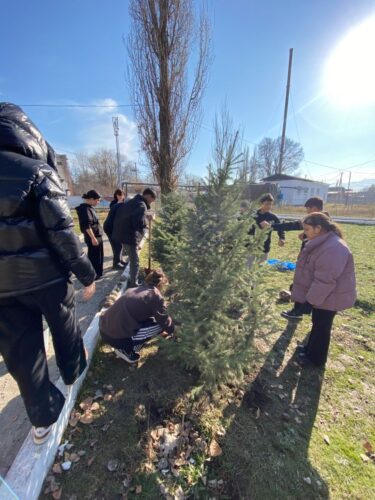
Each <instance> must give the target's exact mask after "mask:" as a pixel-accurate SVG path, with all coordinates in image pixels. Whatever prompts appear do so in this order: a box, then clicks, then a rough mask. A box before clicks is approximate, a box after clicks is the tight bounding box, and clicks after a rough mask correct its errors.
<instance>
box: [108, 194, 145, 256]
mask: <svg viewBox="0 0 375 500" xmlns="http://www.w3.org/2000/svg"><path fill="white" fill-rule="evenodd" d="M148 208H150V207H149V206H148V204H147V201H146V199H145V198H143V196H142V195H141V194H136V195H135V196H134V198H131V199H130V200H126V201H125V202H124V203H117V204H116V205H113V207H111V210H110V212H109V215H108V217H107V220H106V230H107V228H108V230H109V227H110V228H111V229H112V231H110V232H111V233H112V239H113V240H114V241H117V242H118V243H124V244H125V245H132V246H136V245H137V244H138V243H139V241H140V240H141V238H142V235H143V232H144V229H145V228H146V220H145V214H146V210H147V209H148Z"/></svg>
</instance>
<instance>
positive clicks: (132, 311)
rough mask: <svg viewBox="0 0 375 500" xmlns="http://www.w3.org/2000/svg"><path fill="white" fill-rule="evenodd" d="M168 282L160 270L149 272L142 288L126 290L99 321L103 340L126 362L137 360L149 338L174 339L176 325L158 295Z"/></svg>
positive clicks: (160, 296) (162, 299) (160, 295)
mask: <svg viewBox="0 0 375 500" xmlns="http://www.w3.org/2000/svg"><path fill="white" fill-rule="evenodd" d="M167 283H168V280H167V278H166V276H165V274H164V273H163V271H162V270H161V269H152V270H151V271H150V272H149V274H148V275H147V276H146V278H145V283H144V284H143V285H140V286H138V287H135V288H134V287H133V288H128V289H127V290H126V292H125V294H124V295H123V296H122V297H120V298H119V299H118V300H117V302H115V303H114V304H113V306H111V307H110V308H109V309H107V310H106V311H105V312H104V314H103V315H102V316H101V318H100V334H101V336H102V339H103V341H104V342H105V343H106V344H109V345H110V346H112V347H114V348H115V352H116V354H117V356H118V357H120V358H122V359H124V360H125V361H127V362H128V363H136V362H137V361H138V360H139V357H140V356H139V351H140V350H141V348H142V347H143V345H144V344H145V343H146V342H147V341H148V340H149V339H151V338H152V337H155V336H156V335H159V334H163V332H165V334H164V335H163V336H164V337H166V338H171V337H173V333H174V329H175V325H174V323H173V320H172V318H171V317H170V316H169V315H168V312H167V308H166V305H165V302H164V298H163V296H162V294H161V290H162V288H163V286H164V285H166V284H167Z"/></svg>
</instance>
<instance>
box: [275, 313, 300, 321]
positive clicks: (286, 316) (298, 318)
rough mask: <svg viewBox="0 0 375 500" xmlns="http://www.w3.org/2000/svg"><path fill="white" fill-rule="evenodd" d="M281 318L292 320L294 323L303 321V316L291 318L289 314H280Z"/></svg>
mask: <svg viewBox="0 0 375 500" xmlns="http://www.w3.org/2000/svg"><path fill="white" fill-rule="evenodd" d="M280 316H281V317H282V318H285V319H290V320H292V321H302V316H289V315H288V314H283V313H280Z"/></svg>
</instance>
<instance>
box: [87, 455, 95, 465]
mask: <svg viewBox="0 0 375 500" xmlns="http://www.w3.org/2000/svg"><path fill="white" fill-rule="evenodd" d="M94 460H95V457H91V458H89V459H88V460H87V467H90V466H91V464H92V463H93V461H94Z"/></svg>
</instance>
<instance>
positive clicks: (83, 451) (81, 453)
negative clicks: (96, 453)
mask: <svg viewBox="0 0 375 500" xmlns="http://www.w3.org/2000/svg"><path fill="white" fill-rule="evenodd" d="M78 455H79V456H80V457H83V456H84V455H86V452H85V450H79V452H78Z"/></svg>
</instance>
